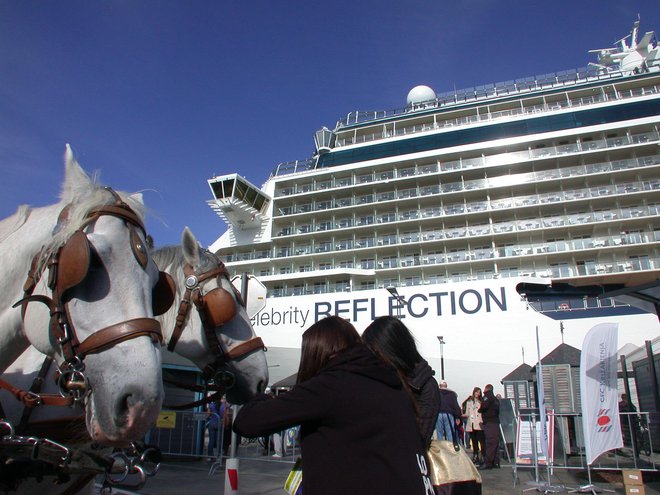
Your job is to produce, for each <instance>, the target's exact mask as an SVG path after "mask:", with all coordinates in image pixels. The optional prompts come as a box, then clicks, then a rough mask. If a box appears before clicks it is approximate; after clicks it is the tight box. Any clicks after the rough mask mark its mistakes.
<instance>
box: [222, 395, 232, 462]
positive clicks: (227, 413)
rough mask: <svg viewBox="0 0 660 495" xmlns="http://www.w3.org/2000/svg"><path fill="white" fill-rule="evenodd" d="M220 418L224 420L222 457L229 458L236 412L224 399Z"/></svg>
mask: <svg viewBox="0 0 660 495" xmlns="http://www.w3.org/2000/svg"><path fill="white" fill-rule="evenodd" d="M220 417H221V418H222V455H224V456H227V455H228V454H229V446H230V445H231V424H232V421H233V418H234V412H233V411H232V408H231V404H230V403H229V402H227V399H225V398H224V397H223V398H222V400H221V402H220Z"/></svg>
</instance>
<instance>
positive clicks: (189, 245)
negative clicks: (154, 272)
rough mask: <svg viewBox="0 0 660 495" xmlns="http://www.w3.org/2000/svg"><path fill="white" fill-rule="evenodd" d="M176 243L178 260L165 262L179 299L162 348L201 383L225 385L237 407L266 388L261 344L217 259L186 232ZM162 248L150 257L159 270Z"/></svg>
mask: <svg viewBox="0 0 660 495" xmlns="http://www.w3.org/2000/svg"><path fill="white" fill-rule="evenodd" d="M181 244H182V247H181V251H180V253H179V254H178V256H171V257H170V258H171V259H170V260H169V262H165V263H167V264H168V265H169V269H171V270H172V271H173V275H174V278H175V280H176V285H177V289H178V292H179V293H180V295H181V299H182V301H183V304H182V305H179V315H178V318H177V320H178V321H177V324H176V325H175V329H174V332H173V334H172V335H171V336H166V339H167V340H169V342H168V348H169V349H170V350H173V351H175V352H176V353H177V354H179V355H181V356H184V357H186V358H188V359H190V360H191V361H193V362H194V363H195V364H196V365H197V366H198V367H199V368H200V369H201V370H202V372H203V375H204V377H205V378H206V379H207V380H209V379H213V380H214V381H215V382H216V384H218V385H220V386H223V385H224V386H226V387H227V388H226V396H227V400H228V401H229V402H231V403H232V404H243V403H244V402H246V401H247V400H249V399H250V398H252V397H253V396H254V395H256V394H257V393H260V392H263V390H264V389H265V387H266V385H267V384H268V366H267V363H266V356H265V352H264V351H265V350H264V345H263V342H262V341H261V339H260V338H258V337H257V336H256V335H255V333H254V329H253V328H252V324H251V323H250V319H249V318H248V316H247V313H246V312H245V309H244V308H243V305H242V303H241V301H240V300H239V296H238V295H237V293H236V291H235V290H234V287H233V286H232V284H231V281H230V280H229V277H228V274H227V270H226V268H225V266H224V264H223V263H222V261H220V259H219V258H218V257H217V256H215V255H214V254H213V253H211V252H209V251H207V250H205V249H203V248H202V247H201V246H200V245H199V243H198V242H197V239H196V238H195V236H194V235H193V234H192V232H191V231H190V230H189V229H188V228H186V229H184V232H183V235H182V240H181ZM167 249H168V248H164V250H159V251H156V252H155V253H154V257H155V258H156V260H157V261H158V262H159V264H160V266H161V268H164V263H160V260H159V258H160V256H159V255H160V254H162V253H163V252H164V251H165V250H167ZM170 251H171V249H170ZM176 265H179V266H176ZM193 305H194V306H195V308H192V310H191V306H193ZM175 307H176V305H175ZM184 311H186V313H185V316H184V315H183V312H184ZM187 311H190V313H191V314H188V312H187ZM171 313H172V312H170V314H171ZM184 326H185V328H184ZM165 332H169V329H168V327H167V326H166V327H165Z"/></svg>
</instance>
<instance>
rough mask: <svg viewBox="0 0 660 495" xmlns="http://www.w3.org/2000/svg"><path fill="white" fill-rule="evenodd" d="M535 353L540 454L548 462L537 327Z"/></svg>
mask: <svg viewBox="0 0 660 495" xmlns="http://www.w3.org/2000/svg"><path fill="white" fill-rule="evenodd" d="M536 353H537V355H538V363H536V388H537V390H536V396H537V398H538V406H539V422H540V424H539V431H538V434H539V435H540V440H541V454H542V455H543V457H544V458H545V461H546V463H547V462H548V423H547V422H546V418H545V391H544V390H543V366H541V346H540V344H539V327H538V326H537V327H536Z"/></svg>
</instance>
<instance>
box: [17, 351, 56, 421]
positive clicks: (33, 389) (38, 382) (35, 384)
mask: <svg viewBox="0 0 660 495" xmlns="http://www.w3.org/2000/svg"><path fill="white" fill-rule="evenodd" d="M51 364H53V357H52V356H46V358H45V359H44V362H43V363H42V364H41V368H40V369H39V373H38V374H37V376H35V377H34V380H32V385H31V386H30V393H32V394H38V393H39V392H41V387H42V386H43V384H44V380H45V379H46V374H47V373H48V370H49V369H50V366H51ZM33 409H34V408H32V407H25V408H23V414H21V420H20V421H19V422H18V426H16V431H17V432H18V433H24V432H25V430H26V428H27V425H28V422H29V421H30V416H31V415H32V411H33Z"/></svg>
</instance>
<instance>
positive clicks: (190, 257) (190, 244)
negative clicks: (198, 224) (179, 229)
mask: <svg viewBox="0 0 660 495" xmlns="http://www.w3.org/2000/svg"><path fill="white" fill-rule="evenodd" d="M181 246H182V247H183V256H184V257H185V258H186V261H187V262H188V263H190V265H191V266H193V267H196V266H199V263H200V259H201V257H200V251H201V249H202V248H201V246H200V245H199V242H197V239H196V238H195V235H194V234H193V233H192V232H191V231H190V229H189V228H188V227H185V228H184V229H183V234H181Z"/></svg>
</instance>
